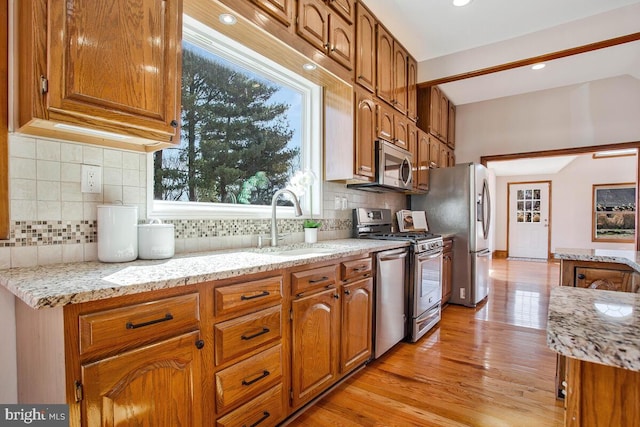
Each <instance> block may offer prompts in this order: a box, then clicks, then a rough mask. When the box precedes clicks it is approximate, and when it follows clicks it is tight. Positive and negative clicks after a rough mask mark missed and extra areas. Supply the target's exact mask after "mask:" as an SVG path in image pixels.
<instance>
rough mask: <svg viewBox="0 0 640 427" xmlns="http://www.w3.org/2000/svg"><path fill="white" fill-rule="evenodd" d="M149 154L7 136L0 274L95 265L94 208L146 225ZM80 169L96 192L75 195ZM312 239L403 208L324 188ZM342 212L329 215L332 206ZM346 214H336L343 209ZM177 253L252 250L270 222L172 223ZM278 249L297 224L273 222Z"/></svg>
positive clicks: (343, 234)
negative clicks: (376, 211)
mask: <svg viewBox="0 0 640 427" xmlns="http://www.w3.org/2000/svg"><path fill="white" fill-rule="evenodd" d="M147 156H148V154H143V153H136V152H130V151H123V150H116V149H110V148H101V147H96V146H93V145H88V144H82V143H70V142H66V141H56V140H50V139H44V138H32V137H28V136H25V135H18V134H9V197H10V217H11V224H10V236H9V239H8V240H0V268H9V267H25V266H34V265H46V264H53V263H60V262H80V261H94V260H96V259H97V239H98V236H97V222H96V218H97V206H98V205H100V204H106V203H117V202H119V201H121V202H122V203H124V204H127V205H136V206H138V213H139V217H140V220H141V221H144V220H146V216H147V215H146V208H147V200H146V197H147ZM82 164H89V165H98V166H101V168H102V192H101V193H82V192H81V188H80V184H81V168H82ZM323 186H324V187H323V205H324V209H323V214H322V228H321V229H320V234H319V239H320V240H327V239H338V238H347V237H350V235H351V227H352V224H351V212H352V209H353V208H355V207H361V206H369V207H378V206H381V207H388V208H390V209H392V210H394V211H395V210H398V209H403V208H404V207H405V197H404V196H403V195H400V194H388V193H387V194H375V193H367V192H363V191H358V190H351V189H347V188H346V186H345V185H344V184H340V183H334V182H324V183H323ZM336 198H338V199H339V200H340V201H343V200H344V201H346V206H341V209H338V210H335V209H334V206H335V203H334V202H335V199H336ZM343 207H344V208H345V209H342V208H343ZM165 222H166V223H172V224H174V225H175V234H176V253H185V252H198V251H208V250H217V249H228V248H239V247H248V246H255V245H256V244H257V239H258V235H266V234H269V230H270V220H269V219H255V220H254V219H237V218H235V219H175V220H166V221H165ZM278 228H279V230H280V231H281V233H289V234H288V236H287V237H285V243H296V242H301V241H303V236H304V233H303V232H302V220H298V219H279V220H278Z"/></svg>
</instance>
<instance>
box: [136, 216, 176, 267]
mask: <svg viewBox="0 0 640 427" xmlns="http://www.w3.org/2000/svg"><path fill="white" fill-rule="evenodd" d="M174 229H175V227H174V225H173V224H163V223H162V221H160V220H159V219H150V220H149V222H148V223H147V224H138V258H140V259H165V258H171V257H172V256H173V254H174V251H175V236H174V234H175V231H174Z"/></svg>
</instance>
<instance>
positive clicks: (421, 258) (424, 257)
mask: <svg viewBox="0 0 640 427" xmlns="http://www.w3.org/2000/svg"><path fill="white" fill-rule="evenodd" d="M443 253H444V250H442V249H440V250H439V251H438V252H434V253H430V254H428V255H418V261H428V260H430V259H434V258H438V257H439V256H440V255H442V254H443Z"/></svg>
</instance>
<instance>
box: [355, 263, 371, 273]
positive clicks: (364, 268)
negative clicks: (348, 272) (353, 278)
mask: <svg viewBox="0 0 640 427" xmlns="http://www.w3.org/2000/svg"><path fill="white" fill-rule="evenodd" d="M368 269H369V267H368V266H366V265H363V266H361V267H356V268H354V269H353V271H354V272H356V273H359V272H361V271H367V270H368Z"/></svg>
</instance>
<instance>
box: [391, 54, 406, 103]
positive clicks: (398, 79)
mask: <svg viewBox="0 0 640 427" xmlns="http://www.w3.org/2000/svg"><path fill="white" fill-rule="evenodd" d="M407 58H408V55H407V51H406V50H405V49H404V48H403V47H402V46H400V44H399V43H396V42H394V43H393V106H394V107H395V108H396V110H398V111H400V112H401V113H402V114H405V113H406V112H407V89H408V88H407Z"/></svg>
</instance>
